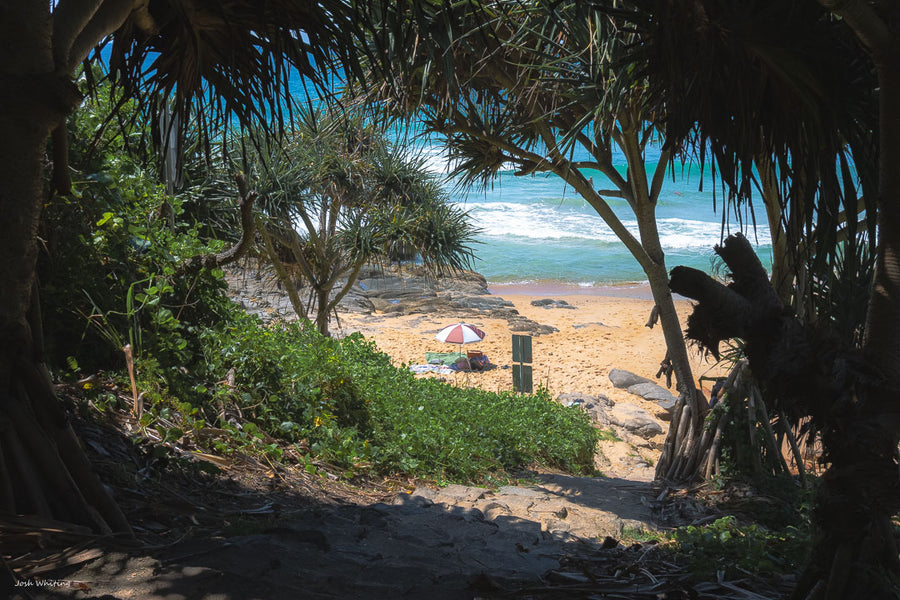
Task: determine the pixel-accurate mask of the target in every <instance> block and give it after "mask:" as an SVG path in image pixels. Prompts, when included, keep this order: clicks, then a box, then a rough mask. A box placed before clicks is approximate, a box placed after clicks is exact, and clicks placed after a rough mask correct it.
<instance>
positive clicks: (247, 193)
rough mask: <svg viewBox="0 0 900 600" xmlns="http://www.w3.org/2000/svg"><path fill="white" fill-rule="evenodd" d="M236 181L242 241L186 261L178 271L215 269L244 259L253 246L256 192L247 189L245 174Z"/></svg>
mask: <svg viewBox="0 0 900 600" xmlns="http://www.w3.org/2000/svg"><path fill="white" fill-rule="evenodd" d="M234 181H235V183H237V186H238V193H239V194H240V208H241V239H239V240H238V241H237V243H236V244H235V245H234V246H232V247H231V248H229V249H227V250H224V251H222V252H220V253H218V254H203V255H201V256H195V257H193V258H191V259H190V260H188V261H186V262H185V263H184V264H182V265H181V267H180V268H179V269H178V270H177V271H176V273H177V274H184V273H186V272H189V271H194V270H197V269H214V268H218V267H222V266H224V265H227V264H228V263H232V262H234V261H236V260H237V259H239V258H240V257H242V256H243V255H244V254H245V253H246V252H247V250H249V249H250V246H251V245H252V244H253V238H254V235H255V233H256V220H255V219H254V218H253V203H254V202H255V201H256V196H257V194H256V192H255V191H251V190H250V189H249V188H248V187H247V180H246V178H245V177H244V174H243V173H237V174H236V175H235V176H234Z"/></svg>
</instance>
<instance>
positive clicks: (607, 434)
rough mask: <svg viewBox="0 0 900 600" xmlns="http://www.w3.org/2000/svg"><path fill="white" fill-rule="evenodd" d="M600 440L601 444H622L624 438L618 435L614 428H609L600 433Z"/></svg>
mask: <svg viewBox="0 0 900 600" xmlns="http://www.w3.org/2000/svg"><path fill="white" fill-rule="evenodd" d="M598 440H599V441H601V442H621V441H622V438H620V437H619V436H618V435H616V432H615V431H613V428H612V427H608V428H606V429H601V430H600V431H599V437H598Z"/></svg>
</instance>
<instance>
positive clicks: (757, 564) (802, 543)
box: [672, 516, 809, 578]
mask: <svg viewBox="0 0 900 600" xmlns="http://www.w3.org/2000/svg"><path fill="white" fill-rule="evenodd" d="M672 540H673V541H674V542H675V543H676V545H677V552H678V553H679V554H681V555H682V556H683V557H684V558H685V559H686V560H687V561H688V563H689V566H690V568H691V570H692V571H693V572H694V573H695V575H697V576H698V577H701V578H709V577H712V576H715V575H716V574H717V573H719V572H723V573H724V574H725V575H726V576H729V577H730V576H735V575H737V574H739V571H740V570H744V571H750V572H752V573H757V574H760V575H770V574H774V573H792V572H795V571H796V570H797V569H798V568H800V567H801V566H802V565H803V564H804V563H805V561H806V558H807V551H808V550H807V549H808V548H809V533H808V531H806V530H804V529H801V528H797V527H786V528H785V529H783V530H780V531H770V530H768V529H766V528H764V527H761V526H759V525H755V524H750V525H739V524H738V522H737V520H736V519H735V518H734V517H731V516H729V517H722V518H721V519H718V520H716V521H714V522H713V523H711V524H709V525H702V526H688V527H682V528H679V529H676V530H675V532H674V533H673V534H672Z"/></svg>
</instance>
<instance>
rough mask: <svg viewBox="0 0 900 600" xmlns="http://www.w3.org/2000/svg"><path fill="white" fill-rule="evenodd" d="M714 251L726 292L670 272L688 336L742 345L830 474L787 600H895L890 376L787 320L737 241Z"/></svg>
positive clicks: (898, 499)
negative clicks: (799, 421)
mask: <svg viewBox="0 0 900 600" xmlns="http://www.w3.org/2000/svg"><path fill="white" fill-rule="evenodd" d="M716 250H717V252H718V253H719V254H720V256H722V258H723V260H724V261H725V263H726V264H727V265H728V267H729V268H730V269H731V272H732V274H733V277H734V281H733V283H731V284H730V285H729V286H728V287H725V286H723V285H722V284H720V283H718V282H715V281H714V280H712V279H711V278H709V277H708V276H707V275H705V274H704V273H702V272H699V271H696V270H695V269H690V268H686V267H676V268H675V269H673V271H672V278H671V287H672V289H673V290H674V291H676V292H678V293H680V294H683V295H685V296H688V297H690V298H694V299H695V300H697V301H698V304H697V305H696V307H695V310H694V312H693V313H692V314H691V316H690V317H689V319H688V336H689V337H691V338H692V339H695V340H697V341H700V342H701V343H703V344H704V345H706V346H707V347H710V349H711V350H715V349H716V348H715V347H716V346H717V344H718V341H719V340H722V339H726V338H729V337H740V338H742V339H743V340H744V342H745V348H746V354H747V357H748V359H749V361H750V366H751V369H752V371H753V373H754V376H755V377H756V378H758V379H759V381H760V384H761V386H762V387H763V389H765V390H766V392H767V396H768V397H769V398H771V399H772V400H773V401H774V408H775V409H776V410H778V411H785V412H787V413H792V414H793V415H794V417H795V418H796V417H797V416H801V415H809V416H811V417H812V419H813V423H814V424H815V426H816V428H817V429H818V430H819V431H821V432H822V443H823V448H824V452H823V457H822V458H823V461H825V462H826V463H827V464H829V467H828V470H827V471H826V473H825V475H824V476H823V478H822V483H821V485H820V487H819V491H818V495H817V498H816V505H815V510H814V513H813V522H814V524H815V525H816V527H817V529H818V532H819V534H818V535H817V536H816V542H815V546H814V548H813V553H812V560H811V562H810V565H809V567H808V568H807V570H806V571H805V573H804V575H803V577H802V579H801V580H800V582H799V584H798V587H797V589H796V590H795V596H794V597H795V598H797V599H801V598H807V597H809V598H885V597H895V595H896V592H897V590H896V589H894V590H892V589H891V585H892V584H891V578H890V577H885V573H892V575H893V576H894V577H895V576H896V575H898V574H900V563H898V560H897V548H896V546H895V544H894V539H893V531H892V526H891V517H892V516H893V515H894V514H896V513H897V511H898V510H900V479H898V476H897V462H896V459H895V454H896V451H897V443H898V436H897V426H896V423H897V410H896V402H897V400H896V398H897V394H896V384H895V383H894V382H892V381H891V377H896V373H897V370H894V371H892V372H891V373H890V376H888V377H884V376H883V375H882V374H883V373H884V371H883V370H881V369H883V368H884V365H883V364H881V365H878V364H877V363H875V361H873V360H871V359H870V358H868V357H866V356H865V355H860V353H858V352H855V351H853V350H852V349H850V347H849V343H847V342H846V341H845V343H843V344H839V343H838V341H837V340H833V339H829V338H828V337H827V336H826V335H824V334H823V333H821V332H818V331H816V330H814V329H812V328H811V327H808V326H804V325H802V324H801V323H800V322H799V321H798V320H797V319H796V317H794V316H793V315H791V314H789V313H788V312H786V311H785V310H784V309H783V308H782V305H781V303H780V301H778V299H777V295H776V293H775V291H774V289H773V288H772V287H771V285H770V284H769V282H768V281H767V278H766V276H765V271H764V270H763V269H762V265H760V264H759V259H757V258H756V256H755V255H754V254H753V250H752V248H751V247H750V244H749V243H748V242H747V241H746V240H745V239H744V238H743V237H742V236H732V237H730V238H728V239H727V240H726V241H725V243H724V244H723V246H722V247H720V248H717V249H716ZM840 348H844V349H843V350H841V349H840ZM873 367H876V368H873ZM878 367H880V368H878ZM894 581H896V580H894Z"/></svg>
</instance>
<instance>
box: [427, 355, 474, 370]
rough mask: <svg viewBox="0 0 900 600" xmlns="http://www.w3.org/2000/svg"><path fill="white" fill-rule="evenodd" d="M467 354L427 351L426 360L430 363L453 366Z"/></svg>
mask: <svg viewBox="0 0 900 600" xmlns="http://www.w3.org/2000/svg"><path fill="white" fill-rule="evenodd" d="M465 356H466V355H465V354H462V353H460V352H426V353H425V362H427V363H428V364H429V365H447V366H448V367H449V366H452V365H455V364H456V361H458V360H459V359H460V358H465Z"/></svg>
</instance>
